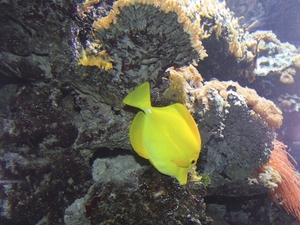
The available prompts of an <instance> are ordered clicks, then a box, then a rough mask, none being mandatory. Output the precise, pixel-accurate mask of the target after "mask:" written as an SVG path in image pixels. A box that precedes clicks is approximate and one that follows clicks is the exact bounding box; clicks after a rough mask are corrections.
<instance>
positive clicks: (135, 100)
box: [123, 82, 151, 110]
mask: <svg viewBox="0 0 300 225" xmlns="http://www.w3.org/2000/svg"><path fill="white" fill-rule="evenodd" d="M123 103H124V104H126V105H130V106H133V107H136V108H139V109H142V110H145V109H146V108H148V107H151V100H150V85H149V82H145V83H143V84H141V85H140V86H138V87H137V88H136V89H134V90H133V91H132V92H130V93H129V94H128V95H127V96H126V97H125V98H124V100H123Z"/></svg>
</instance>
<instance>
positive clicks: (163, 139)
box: [123, 82, 201, 184]
mask: <svg viewBox="0 0 300 225" xmlns="http://www.w3.org/2000/svg"><path fill="white" fill-rule="evenodd" d="M123 103H124V104H126V105H130V106H133V107H136V108H139V109H141V110H142V111H140V112H138V113H137V115H136V116H135V117H134V119H133V122H132V124H131V127H130V131H129V136H130V142H131V145H132V147H133V149H134V150H135V151H136V152H137V154H139V155H140V156H141V157H143V158H145V159H148V160H149V161H150V162H151V164H152V165H153V166H154V167H155V168H156V169H157V170H158V171H160V172H161V173H163V174H166V175H169V176H172V177H175V178H176V179H177V180H178V181H179V183H180V184H186V182H187V174H188V171H189V170H190V169H191V168H192V167H193V166H194V165H195V164H196V162H197V160H198V157H199V153H200V148H201V138H200V134H199V130H198V127H197V125H196V123H195V121H194V119H193V117H192V116H191V114H190V113H189V111H188V110H187V109H186V107H185V106H184V105H182V104H179V103H176V104H173V105H169V106H166V107H152V106H151V100H150V85H149V83H148V82H146V83H143V84H142V85H140V86H139V87H137V88H136V89H135V90H133V91H132V92H130V93H129V94H128V95H127V96H126V97H125V99H124V100H123Z"/></svg>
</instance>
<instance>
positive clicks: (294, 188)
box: [259, 140, 300, 224]
mask: <svg viewBox="0 0 300 225" xmlns="http://www.w3.org/2000/svg"><path fill="white" fill-rule="evenodd" d="M273 144H274V149H273V151H272V152H271V157H270V160H269V162H268V163H267V164H266V165H263V167H262V168H261V169H260V172H261V173H260V175H259V176H263V175H262V174H266V173H269V174H272V177H277V178H278V179H273V180H272V181H271V182H266V183H263V184H266V187H268V188H270V189H271V191H270V197H271V198H272V200H273V201H274V202H275V203H276V204H277V205H278V206H283V207H284V208H285V210H286V211H287V212H288V213H291V214H293V215H294V216H295V217H296V218H297V219H298V220H297V224H300V178H299V175H298V174H297V172H296V171H295V167H294V166H293V164H292V163H291V162H290V161H289V157H290V158H292V157H291V156H290V155H289V153H288V152H287V151H286V148H287V146H286V145H284V144H283V143H281V142H279V141H277V140H275V141H274V142H273ZM294 162H295V161H294ZM270 168H271V169H270ZM278 174H279V175H280V178H279V176H278ZM274 184H275V185H274Z"/></svg>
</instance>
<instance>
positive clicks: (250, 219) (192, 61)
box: [0, 0, 300, 225]
mask: <svg viewBox="0 0 300 225" xmlns="http://www.w3.org/2000/svg"><path fill="white" fill-rule="evenodd" d="M0 5H1V7H0V24H1V26H0V33H1V44H0V50H1V51H0V58H1V60H0V81H1V82H0V127H1V131H0V149H1V150H0V153H1V154H0V168H1V170H0V199H1V200H0V220H1V222H2V221H4V222H3V223H6V224H9V223H10V224H21V223H22V224H25V223H26V224H58V225H60V224H100V223H102V224H112V223H114V224H118V223H119V224H122V223H126V224H130V223H132V224H137V223H143V224H146V223H147V224H151V223H152V224H172V223H173V224H174V222H176V223H181V224H217V223H218V222H220V223H221V224H234V223H235V224H236V223H239V224H245V223H246V222H247V223H248V224H255V225H257V224H273V225H277V224H278V225H279V224H289V223H292V222H290V221H293V216H291V215H290V216H289V215H288V214H287V213H286V212H285V210H281V209H280V208H277V207H276V206H275V204H274V206H270V205H271V200H269V199H268V192H269V189H268V188H266V187H264V185H263V184H262V183H261V182H259V180H256V179H255V176H254V172H255V171H256V169H258V168H260V167H261V164H266V163H268V160H269V158H270V154H271V149H273V144H272V141H273V139H274V137H275V136H276V134H275V131H277V132H278V136H280V137H287V136H289V137H290V141H291V142H293V143H294V145H293V146H299V145H297V143H298V142H297V140H299V136H297V133H299V132H295V131H297V129H299V127H300V126H297V125H295V124H294V125H292V124H293V123H294V121H289V122H288V123H287V122H286V121H288V119H287V118H290V117H289V116H290V115H293V116H294V117H293V118H296V119H297V118H300V117H299V114H298V108H297V107H298V96H299V93H298V92H297V91H298V86H299V80H300V79H299V67H300V66H299V50H297V48H296V47H294V46H292V45H290V44H282V43H281V41H280V40H279V39H280V38H279V39H277V38H276V36H275V35H274V33H272V32H271V31H257V32H254V33H250V31H251V29H253V26H254V25H255V23H254V24H251V23H249V24H246V25H245V26H241V25H240V23H241V21H242V18H236V17H234V15H233V13H232V11H230V10H229V9H228V8H227V7H226V5H225V3H224V2H219V1H217V0H204V1H193V0H172V1H171V0H168V1H160V2H159V1H155V0H132V1H128V0H118V1H110V0H102V1H99V0H95V1H86V2H82V1H77V0H76V1H75V0H71V1H65V0H61V1H33V2H28V1H27V2H26V1H21V0H15V1H1V2H0ZM37 9H38V10H37ZM254 28H255V27H254ZM192 65H193V66H192ZM200 74H201V75H200ZM216 79H219V81H218V80H216ZM230 80H232V81H230ZM144 81H149V82H150V83H151V87H152V89H151V97H152V99H151V101H152V102H153V105H154V106H157V107H159V106H166V105H169V104H170V103H173V102H181V103H183V104H185V105H186V106H187V107H188V109H189V110H190V112H191V113H192V114H193V117H194V119H195V121H196V123H197V124H198V125H199V128H200V133H201V136H202V139H203V145H202V154H201V157H200V159H199V161H198V163H197V170H196V169H195V172H197V173H204V174H203V177H204V178H205V180H206V181H208V180H209V181H210V182H207V184H208V185H207V187H205V186H204V185H203V184H202V183H201V182H197V181H192V179H190V180H189V182H188V183H187V185H185V186H179V185H177V183H176V182H175V181H174V179H173V178H169V177H168V176H165V175H163V174H160V173H159V172H157V171H156V170H154V169H151V167H150V168H149V167H148V166H149V163H148V162H147V161H143V160H141V159H138V158H136V159H134V157H133V156H132V155H130V154H133V152H132V149H131V146H130V143H129V138H128V130H129V126H130V122H131V121H132V119H133V116H134V114H135V111H134V109H130V108H128V107H124V105H123V104H122V99H123V98H124V97H125V96H126V95H127V94H128V93H129V92H130V91H131V90H132V89H133V88H135V87H136V86H137V85H138V84H141V83H142V82H144ZM249 81H250V82H252V83H249ZM237 82H238V83H237ZM245 86H248V88H247V87H245ZM251 88H253V89H256V91H255V90H253V89H251ZM270 100H272V101H273V102H274V103H275V104H274V103H272V102H271V101H270ZM276 104H277V106H278V107H280V109H281V110H282V111H283V114H282V113H281V111H280V110H279V109H278V108H277V107H276ZM265 109H266V110H265ZM286 115H288V117H287V116H286ZM282 116H283V117H284V120H282ZM282 121H283V124H282ZM299 121H300V120H299ZM281 124H282V125H281ZM280 125H281V128H280V129H277V128H279V127H280ZM291 128H292V129H293V133H295V134H294V135H287V134H290V132H292V129H291ZM92 168H93V171H92ZM266 168H268V167H266ZM269 172H270V173H271V172H272V171H271V170H269ZM273 172H274V171H273ZM267 175H270V174H266V177H265V178H266V180H267V181H269V182H271V183H272V182H273V181H274V178H275V177H274V176H273V177H272V176H271V177H270V176H267ZM273 175H274V173H273ZM190 176H191V177H192V176H193V174H191V175H190ZM281 177H282V176H281ZM262 178H263V175H262ZM282 180H283V178H282ZM256 182H258V183H256ZM282 182H283V181H282ZM282 182H281V183H282ZM277 183H278V182H277V181H276V180H275V184H276V185H278V188H279V184H277ZM272 184H273V187H274V189H275V188H276V185H274V183H272ZM205 203H207V205H208V207H207V212H210V216H211V217H212V218H213V219H214V220H215V222H213V221H212V219H210V218H209V217H207V216H206V213H205ZM128 204H130V205H131V207H130V208H128V206H127V205H128ZM118 206H119V208H118ZM257 206H260V207H257ZM149 217H150V218H152V219H153V220H151V221H149Z"/></svg>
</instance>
